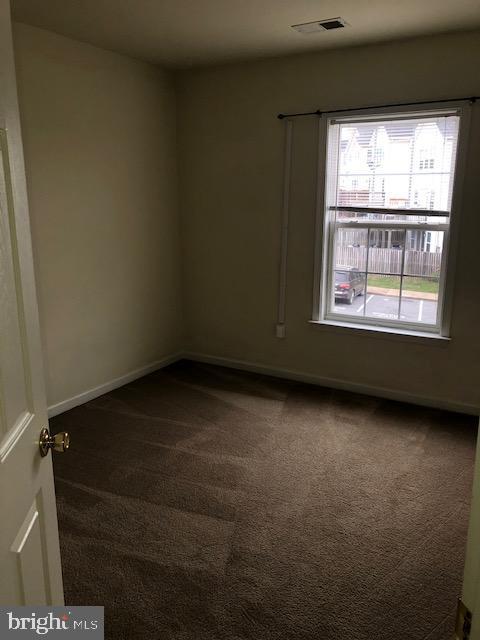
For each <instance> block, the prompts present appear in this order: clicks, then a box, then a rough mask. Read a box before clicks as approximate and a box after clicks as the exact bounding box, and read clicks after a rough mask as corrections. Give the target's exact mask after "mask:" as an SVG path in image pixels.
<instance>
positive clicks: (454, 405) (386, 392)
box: [183, 352, 480, 415]
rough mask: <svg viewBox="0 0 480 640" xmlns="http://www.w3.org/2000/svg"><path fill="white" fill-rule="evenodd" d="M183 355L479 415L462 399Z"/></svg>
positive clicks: (292, 370) (218, 358) (299, 380)
mask: <svg viewBox="0 0 480 640" xmlns="http://www.w3.org/2000/svg"><path fill="white" fill-rule="evenodd" d="M183 358H185V359H187V360H193V361H195V362H204V363H206V364H215V365H219V366H221V367H228V368H230V369H240V370H241V371H252V372H254V373H262V374H264V375H267V376H273V377H274V378H284V379H286V380H296V381H298V382H306V383H307V384H314V385H319V386H322V387H330V388H332V389H341V390H343V391H352V392H353V393H362V394H365V395H368V396H376V397H379V398H387V399H389V400H398V401H400V402H409V403H412V404H418V405H421V406H425V407H433V408H434V409H445V410H447V411H458V412H460V413H467V414H469V415H478V414H479V413H480V408H479V407H477V406H474V405H471V404H466V403H463V402H450V401H449V400H444V399H443V398H432V397H430V396H423V395H417V394H414V393H408V392H406V391H397V390H396V389H389V388H386V387H374V386H372V385H368V384H362V383H358V382H351V381H348V380H339V379H338V378H326V377H324V376H317V375H315V374H312V373H304V372H303V371H297V370H296V369H283V368H280V367H276V366H271V365H265V364H260V363H256V362H247V361H245V360H236V359H233V358H223V357H219V356H212V355H209V354H205V353H196V352H186V353H184V354H183Z"/></svg>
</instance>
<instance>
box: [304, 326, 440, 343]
mask: <svg viewBox="0 0 480 640" xmlns="http://www.w3.org/2000/svg"><path fill="white" fill-rule="evenodd" d="M309 324H311V325H312V326H314V327H316V328H317V329H323V330H328V329H333V330H337V331H338V332H339V333H343V334H345V332H348V333H351V334H353V335H359V336H361V335H362V336H366V337H372V338H380V339H382V338H383V339H384V340H392V339H393V340H400V341H405V342H418V343H420V344H432V345H433V344H436V345H444V346H446V345H448V343H449V342H451V338H448V337H446V336H441V335H439V334H436V333H427V332H422V331H409V330H407V329H398V328H389V327H376V326H374V325H365V324H354V323H352V322H339V321H333V320H309Z"/></svg>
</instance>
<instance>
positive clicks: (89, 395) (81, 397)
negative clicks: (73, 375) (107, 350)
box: [48, 353, 182, 418]
mask: <svg viewBox="0 0 480 640" xmlns="http://www.w3.org/2000/svg"><path fill="white" fill-rule="evenodd" d="M181 359H182V354H181V353H173V354H171V355H169V356H166V357H165V358H162V359H161V360H157V361H156V362H152V363H150V364H147V365H146V366H145V367H140V369H135V370H134V371H130V372H129V373H126V374H125V375H123V376H120V377H119V378H115V379H114V380H110V381H109V382H105V383H104V384H101V385H99V386H98V387H94V388H93V389H88V391H84V392H83V393H79V394H78V395H76V396H73V398H67V400H62V402H57V403H56V404H53V405H51V406H50V407H48V417H49V418H53V417H54V416H58V414H60V413H63V412H64V411H68V410H69V409H73V408H74V407H78V406H79V405H80V404H84V403H85V402H88V401H89V400H93V399H94V398H98V396H102V395H103V394H104V393H108V392H109V391H113V390H114V389H118V387H122V386H123V385H124V384H128V383H129V382H133V380H137V378H141V377H142V376H146V375H147V374H149V373H153V372H154V371H157V370H158V369H163V367H166V366H168V365H169V364H172V363H174V362H177V361H178V360H181Z"/></svg>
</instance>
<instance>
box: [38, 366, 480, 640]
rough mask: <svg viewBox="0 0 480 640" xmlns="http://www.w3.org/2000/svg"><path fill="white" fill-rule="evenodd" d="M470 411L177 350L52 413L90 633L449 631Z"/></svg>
mask: <svg viewBox="0 0 480 640" xmlns="http://www.w3.org/2000/svg"><path fill="white" fill-rule="evenodd" d="M476 423H477V421H476V419H475V418H473V417H468V416H462V415H459V414H454V413H447V412H442V411H435V410H431V409H425V408H421V407H416V406H413V405H408V404H402V403H398V402H392V401H387V400H379V399H375V398H371V397H367V396H362V395H356V394H352V393H347V392H340V391H332V390H330V389H325V388H319V387H313V386H308V385H303V384H297V383H294V382H286V381H281V380H276V379H272V378H268V377H264V376H260V375H254V374H248V373H244V372H239V371H232V370H228V369H223V368H220V367H214V366H207V365H200V364H194V363H190V362H181V363H178V364H176V365H173V366H171V367H169V368H167V369H164V370H163V371H160V372H158V373H155V374H152V375H149V376H147V377H145V378H142V379H141V380H138V381H136V382H133V383H131V384H129V385H127V386H125V387H122V388H121V389H118V390H116V391H113V392H112V393H108V394H106V395H104V396H102V397H101V398H98V399H96V400H93V401H92V402H89V403H88V404H85V405H83V406H81V407H78V408H76V409H73V410H72V411H69V412H67V413H64V414H63V415H61V416H58V417H57V418H55V419H53V420H52V424H51V427H52V429H53V430H54V431H59V430H68V431H69V432H70V433H71V437H72V449H71V450H70V452H69V453H68V454H66V455H56V457H55V476H56V486H57V500H58V509H59V525H60V537H61V548H62V554H63V566H64V580H65V589H66V599H67V603H68V604H73V605H75V604H76V605H87V604H100V605H105V608H106V611H105V613H106V626H107V638H110V639H112V640H122V639H128V640H130V639H137V638H138V639H139V640H140V639H142V640H150V639H157V638H158V639H160V638H161V639H167V640H220V639H221V640H244V639H245V640H246V639H249V640H287V639H288V640H290V639H295V640H307V639H308V640H314V639H315V640H334V639H335V640H377V639H378V640H447V639H448V640H450V638H451V634H452V629H453V621H454V612H455V607H456V597H457V595H458V594H459V592H460V587H461V576H462V567H463V558H464V546H465V540H466V530H467V520H468V511H469V500H470V485H471V480H472V467H473V460H474V444H475V437H476Z"/></svg>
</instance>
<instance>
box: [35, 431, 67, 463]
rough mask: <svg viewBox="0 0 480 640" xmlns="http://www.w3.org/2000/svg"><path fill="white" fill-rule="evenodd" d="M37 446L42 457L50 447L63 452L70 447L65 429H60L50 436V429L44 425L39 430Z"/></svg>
mask: <svg viewBox="0 0 480 640" xmlns="http://www.w3.org/2000/svg"><path fill="white" fill-rule="evenodd" d="M38 446H39V447H40V455H41V456H42V457H44V456H46V455H47V453H48V452H49V450H50V449H53V450H54V451H58V452H59V453H64V452H65V451H66V450H67V449H68V448H69V447H70V436H69V435H68V433H67V432H66V431H60V432H59V433H56V434H55V435H54V436H51V435H50V431H49V430H48V429H47V428H46V427H45V428H43V429H42V430H41V431H40V439H39V441H38Z"/></svg>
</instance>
